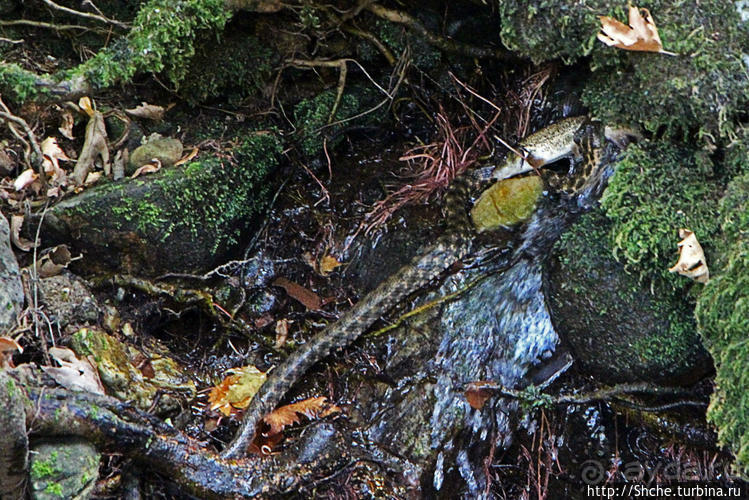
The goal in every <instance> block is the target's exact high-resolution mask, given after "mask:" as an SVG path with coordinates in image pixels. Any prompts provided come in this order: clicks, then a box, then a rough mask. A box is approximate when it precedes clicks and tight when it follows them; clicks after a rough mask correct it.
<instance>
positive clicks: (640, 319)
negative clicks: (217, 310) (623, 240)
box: [546, 211, 712, 385]
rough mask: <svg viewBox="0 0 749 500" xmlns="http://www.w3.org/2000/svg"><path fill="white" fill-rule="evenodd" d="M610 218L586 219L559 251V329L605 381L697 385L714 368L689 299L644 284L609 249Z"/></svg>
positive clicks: (553, 302) (551, 297)
mask: <svg viewBox="0 0 749 500" xmlns="http://www.w3.org/2000/svg"><path fill="white" fill-rule="evenodd" d="M608 227H609V221H608V219H607V218H606V217H605V215H603V214H602V213H601V212H600V211H594V212H591V213H589V214H586V215H584V216H583V217H581V219H580V220H579V221H578V222H577V223H576V224H575V225H574V226H573V227H572V228H570V230H569V231H568V232H567V233H565V234H564V235H563V237H562V238H561V239H560V241H559V242H557V244H556V245H555V247H554V250H553V252H552V256H551V258H550V259H548V263H547V266H546V289H547V300H548V305H549V309H550V312H551V317H552V321H553V323H554V326H555V328H556V329H557V331H558V332H559V334H560V336H562V337H563V338H564V339H565V340H566V341H567V342H568V343H569V344H570V346H571V348H572V350H573V352H574V356H575V361H576V365H577V367H578V369H580V370H582V371H583V372H585V373H588V374H590V375H592V376H594V377H595V378H596V379H597V380H599V381H601V382H605V383H615V382H633V381H647V382H654V383H662V384H669V385H680V384H690V383H693V382H695V381H696V380H698V379H700V378H701V377H703V376H705V375H706V374H707V373H709V372H710V370H711V369H712V364H711V360H710V356H709V355H708V354H707V352H706V351H705V349H704V348H703V346H702V343H701V340H700V337H699V335H698V334H697V328H696V325H695V323H694V316H693V312H692V309H693V306H692V304H691V303H690V301H689V299H688V298H687V297H676V296H674V295H673V293H672V292H670V290H669V289H668V288H667V287H666V286H663V285H661V284H660V283H658V282H654V283H653V284H652V287H651V286H650V284H648V283H641V282H639V281H638V277H637V273H632V274H630V273H628V272H627V270H626V269H625V268H624V266H623V265H622V264H620V263H619V262H617V261H616V260H615V259H614V258H613V256H612V254H611V249H610V247H609V246H608Z"/></svg>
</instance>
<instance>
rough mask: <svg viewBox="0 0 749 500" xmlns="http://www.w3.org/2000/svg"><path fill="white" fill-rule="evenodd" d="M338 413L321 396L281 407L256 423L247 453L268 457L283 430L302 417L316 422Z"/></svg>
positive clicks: (338, 409)
mask: <svg viewBox="0 0 749 500" xmlns="http://www.w3.org/2000/svg"><path fill="white" fill-rule="evenodd" d="M340 412H341V408H340V407H338V406H336V405H334V404H333V403H331V402H329V401H328V399H327V398H325V397H322V396H320V397H316V398H308V399H305V400H302V401H298V402H296V403H293V404H290V405H285V406H281V407H279V408H277V409H275V410H274V411H272V412H271V413H269V414H268V415H266V416H265V417H263V418H262V419H261V420H260V421H259V422H258V427H257V428H256V429H255V436H254V437H253V439H252V443H251V444H250V449H249V451H250V452H251V453H256V454H262V455H269V454H270V453H271V451H272V450H273V446H275V444H276V443H278V442H279V441H280V439H281V433H282V432H283V430H284V429H285V428H286V427H288V426H290V425H294V424H298V423H300V422H301V421H302V420H301V419H302V417H305V418H307V419H309V420H317V419H320V418H324V417H327V416H330V415H335V414H337V413H340Z"/></svg>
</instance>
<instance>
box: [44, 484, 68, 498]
mask: <svg viewBox="0 0 749 500" xmlns="http://www.w3.org/2000/svg"><path fill="white" fill-rule="evenodd" d="M44 492H45V493H49V494H50V495H55V496H58V497H60V498H63V496H64V495H63V493H62V485H61V484H60V483H49V484H48V485H47V487H46V488H44Z"/></svg>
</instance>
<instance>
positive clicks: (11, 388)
mask: <svg viewBox="0 0 749 500" xmlns="http://www.w3.org/2000/svg"><path fill="white" fill-rule="evenodd" d="M17 390H18V389H17V388H16V383H15V382H13V380H12V379H10V378H9V379H8V380H7V381H6V382H5V392H7V393H8V398H10V399H13V398H14V397H15V395H16V391H17Z"/></svg>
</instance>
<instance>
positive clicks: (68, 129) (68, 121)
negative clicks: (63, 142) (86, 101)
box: [57, 108, 75, 141]
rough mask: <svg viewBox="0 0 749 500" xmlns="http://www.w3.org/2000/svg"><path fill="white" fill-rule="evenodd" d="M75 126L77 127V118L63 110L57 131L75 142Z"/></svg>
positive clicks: (68, 111) (67, 110)
mask: <svg viewBox="0 0 749 500" xmlns="http://www.w3.org/2000/svg"><path fill="white" fill-rule="evenodd" d="M73 125H75V118H73V113H71V111H70V110H69V109H67V108H65V109H63V110H62V113H61V115H60V126H59V127H58V128H57V130H58V131H59V132H60V134H62V136H63V137H64V138H66V139H68V140H71V141H72V140H73V139H75V137H73Z"/></svg>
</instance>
